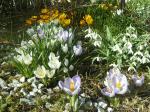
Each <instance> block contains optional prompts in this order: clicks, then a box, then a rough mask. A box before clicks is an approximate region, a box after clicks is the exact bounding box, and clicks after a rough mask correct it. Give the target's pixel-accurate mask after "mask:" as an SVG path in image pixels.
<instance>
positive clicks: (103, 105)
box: [98, 102, 107, 109]
mask: <svg viewBox="0 0 150 112" xmlns="http://www.w3.org/2000/svg"><path fill="white" fill-rule="evenodd" d="M98 106H100V107H102V108H103V109H105V108H106V107H107V104H106V103H104V102H99V103H98Z"/></svg>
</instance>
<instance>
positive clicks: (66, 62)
mask: <svg viewBox="0 0 150 112" xmlns="http://www.w3.org/2000/svg"><path fill="white" fill-rule="evenodd" d="M64 64H65V66H68V64H69V60H68V59H66V58H65V61H64Z"/></svg>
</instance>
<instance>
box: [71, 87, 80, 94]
mask: <svg viewBox="0 0 150 112" xmlns="http://www.w3.org/2000/svg"><path fill="white" fill-rule="evenodd" d="M80 90H81V89H80V88H76V89H75V90H74V92H72V95H76V94H79V92H80Z"/></svg>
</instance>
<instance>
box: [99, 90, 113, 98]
mask: <svg viewBox="0 0 150 112" xmlns="http://www.w3.org/2000/svg"><path fill="white" fill-rule="evenodd" d="M101 93H102V94H103V95H105V96H109V97H113V96H115V92H114V91H113V89H111V88H104V89H102V90H101Z"/></svg>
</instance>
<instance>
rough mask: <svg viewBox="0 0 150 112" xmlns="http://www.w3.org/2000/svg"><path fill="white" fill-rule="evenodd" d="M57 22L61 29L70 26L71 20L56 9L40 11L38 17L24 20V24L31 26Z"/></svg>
mask: <svg viewBox="0 0 150 112" xmlns="http://www.w3.org/2000/svg"><path fill="white" fill-rule="evenodd" d="M53 20H57V21H58V22H59V23H60V24H61V25H62V26H63V27H67V26H69V25H70V24H71V18H70V16H69V15H68V14H66V13H64V12H60V11H58V10H57V9H51V10H50V9H48V8H44V9H41V12H40V15H39V16H31V18H29V19H27V20H26V24H28V25H31V24H33V23H39V24H40V23H49V22H50V21H53Z"/></svg>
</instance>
